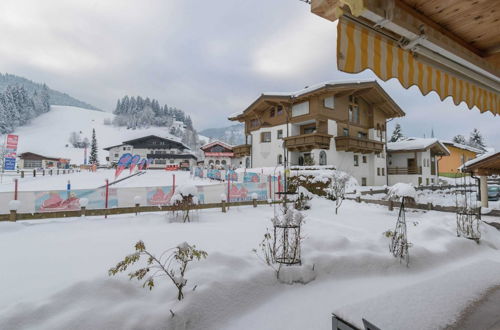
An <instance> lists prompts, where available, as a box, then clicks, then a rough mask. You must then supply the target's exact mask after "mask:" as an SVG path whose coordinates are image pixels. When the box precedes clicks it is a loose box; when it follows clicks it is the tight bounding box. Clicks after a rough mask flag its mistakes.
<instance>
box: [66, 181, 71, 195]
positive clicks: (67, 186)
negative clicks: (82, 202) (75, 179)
mask: <svg viewBox="0 0 500 330" xmlns="http://www.w3.org/2000/svg"><path fill="white" fill-rule="evenodd" d="M66 195H67V197H68V199H69V196H70V195H71V182H70V181H69V180H68V184H67V185H66Z"/></svg>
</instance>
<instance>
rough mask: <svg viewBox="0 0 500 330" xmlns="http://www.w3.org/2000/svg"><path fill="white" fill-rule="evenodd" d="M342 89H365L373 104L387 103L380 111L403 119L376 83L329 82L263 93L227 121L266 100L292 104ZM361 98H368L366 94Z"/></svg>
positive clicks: (365, 81)
mask: <svg viewBox="0 0 500 330" xmlns="http://www.w3.org/2000/svg"><path fill="white" fill-rule="evenodd" d="M334 88H339V89H344V90H349V89H352V90H359V89H366V90H370V91H369V92H370V93H371V94H372V95H371V96H370V98H371V99H373V101H374V102H373V103H378V104H382V103H384V102H386V103H387V106H384V109H383V110H382V111H384V112H390V113H391V116H392V117H403V116H404V115H405V112H404V111H403V110H402V109H401V108H400V107H399V105H398V104H397V103H396V102H395V101H394V100H393V99H392V98H391V97H390V96H389V94H387V93H386V91H385V90H384V89H383V88H382V87H381V86H380V85H379V84H378V83H377V81H376V80H330V81H325V82H322V83H318V84H314V85H311V86H306V87H304V88H303V89H300V90H298V91H294V92H265V93H262V94H261V95H260V96H259V97H258V98H257V99H256V100H255V101H254V102H252V104H250V105H249V106H248V107H247V108H246V109H245V110H244V111H243V112H238V113H234V114H231V115H230V117H229V120H239V119H241V118H242V116H244V115H245V114H247V113H249V112H250V111H251V110H252V109H253V108H255V107H256V106H257V105H259V104H260V103H261V102H264V101H267V100H281V101H283V102H288V103H293V102H294V101H297V99H300V98H306V97H307V96H309V95H311V94H313V93H316V92H320V91H323V90H325V91H326V90H329V89H334ZM363 97H368V96H367V95H366V94H365V95H364V96H363Z"/></svg>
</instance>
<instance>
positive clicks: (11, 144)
mask: <svg viewBox="0 0 500 330" xmlns="http://www.w3.org/2000/svg"><path fill="white" fill-rule="evenodd" d="M18 141H19V137H18V136H17V135H14V134H9V135H7V140H6V141H5V154H4V159H3V164H4V165H3V168H4V169H5V170H6V171H13V170H15V169H16V157H17V143H18Z"/></svg>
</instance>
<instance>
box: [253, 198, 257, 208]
mask: <svg viewBox="0 0 500 330" xmlns="http://www.w3.org/2000/svg"><path fill="white" fill-rule="evenodd" d="M252 203H253V207H257V198H252Z"/></svg>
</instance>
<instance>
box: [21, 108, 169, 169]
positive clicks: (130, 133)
mask: <svg viewBox="0 0 500 330" xmlns="http://www.w3.org/2000/svg"><path fill="white" fill-rule="evenodd" d="M113 118H114V115H113V114H112V113H109V112H103V111H94V110H88V109H83V108H78V107H70V106H52V107H51V110H50V111H49V112H47V113H44V114H42V115H40V116H39V117H37V118H36V119H35V120H33V121H32V122H31V123H30V124H28V125H26V126H23V127H19V128H18V129H16V130H15V132H14V133H13V134H18V135H19V147H18V154H20V153H22V152H34V153H38V154H42V155H44V156H50V157H59V158H70V159H71V163H73V164H83V159H84V149H80V148H74V147H72V146H71V144H70V143H69V137H70V134H71V133H72V132H77V133H79V134H80V135H81V137H82V138H84V137H87V138H88V139H89V140H90V138H91V137H92V128H95V131H96V137H97V146H98V149H99V151H98V156H99V162H100V163H101V164H105V163H106V156H108V152H107V151H105V150H102V148H105V147H109V146H113V145H118V144H121V143H122V142H123V141H126V140H130V139H135V138H138V137H141V136H146V135H159V136H162V137H166V138H171V139H175V140H179V138H177V137H175V136H172V135H171V134H169V133H168V128H161V127H151V128H144V129H135V130H133V129H126V128H125V127H116V126H113V125H109V124H108V125H107V124H105V122H108V123H110V122H112V120H113ZM80 132H81V133H80ZM89 154H90V148H89V149H88V150H87V157H88V155H89ZM87 159H88V158H87Z"/></svg>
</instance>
